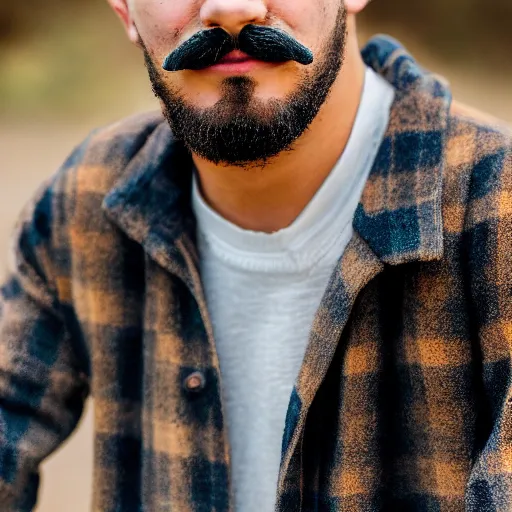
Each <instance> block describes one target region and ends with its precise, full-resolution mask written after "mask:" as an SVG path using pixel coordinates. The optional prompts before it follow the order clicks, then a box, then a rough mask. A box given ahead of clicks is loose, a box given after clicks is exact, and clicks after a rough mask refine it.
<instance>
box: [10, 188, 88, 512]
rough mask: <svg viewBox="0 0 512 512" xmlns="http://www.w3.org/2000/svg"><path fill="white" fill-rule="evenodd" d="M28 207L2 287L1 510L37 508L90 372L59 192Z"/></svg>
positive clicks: (80, 406)
mask: <svg viewBox="0 0 512 512" xmlns="http://www.w3.org/2000/svg"><path fill="white" fill-rule="evenodd" d="M43 197H44V198H46V200H43V199H41V200H40V201H39V202H38V204H37V206H34V208H27V210H26V212H27V213H26V214H25V215H24V216H22V219H21V220H20V222H19V226H18V229H17V232H16V235H15V237H14V249H13V251H12V253H13V254H12V256H13V257H12V258H11V259H12V264H11V268H10V273H9V277H8V279H7V280H6V282H5V284H4V285H3V286H2V287H1V288H0V510H2V512H14V511H15V512H25V511H31V510H32V509H33V508H34V506H35V503H36V500H37V491H38V484H39V469H38V468H39V465H40V463H41V461H42V460H43V459H44V458H45V457H47V456H48V455H49V454H50V453H52V452H53V451H54V450H55V449H56V448H57V447H58V446H59V445H60V444H61V443H62V442H63V441H64V440H65V439H66V438H67V437H68V436H69V435H70V433H71V432H72V431H73V430H74V428H75V426H76V425H77V423H78V420H79V419H80V416H81V413H82V410H83V405H84V401H85V398H86V396H87V394H88V377H87V375H86V372H85V371H83V370H81V367H82V365H81V363H80V361H79V360H78V358H77V357H76V354H75V351H74V350H73V348H72V347H73V344H72V339H71V337H70V335H69V333H68V331H67V329H66V322H65V318H64V315H63V312H62V308H61V305H60V303H59V300H58V297H57V293H56V291H55V287H54V285H53V283H52V279H53V277H54V276H50V275H49V268H50V264H49V263H50V261H51V258H52V254H51V248H50V245H51V241H50V240H51V225H50V224H51V223H50V219H51V212H50V208H51V202H52V201H51V192H50V191H48V190H47V191H46V192H45V193H44V194H43Z"/></svg>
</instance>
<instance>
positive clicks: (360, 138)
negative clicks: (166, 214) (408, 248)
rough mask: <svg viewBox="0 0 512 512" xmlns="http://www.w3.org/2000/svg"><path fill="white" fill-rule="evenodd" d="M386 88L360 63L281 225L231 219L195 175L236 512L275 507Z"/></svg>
mask: <svg viewBox="0 0 512 512" xmlns="http://www.w3.org/2000/svg"><path fill="white" fill-rule="evenodd" d="M393 98H394V90H393V88H392V87H391V85H389V84H388V83H387V82H386V81H385V80H384V79H383V78H381V77H380V76H378V75H377V74H376V73H375V72H374V71H373V70H371V69H369V68H368V69H367V71H366V77H365V84H364V89H363V93H362V96H361V102H360V106H359V110H358V113H357V116H356V120H355V124H354V126H353V129H352V132H351V135H350V138H349V140H348V143H347V146H346V148H345V151H344V152H343V155H342V156H341V158H340V159H339V161H338V163H337V164H336V166H335V167H334V168H333V170H332V171H331V173H330V174H329V176H328V177H327V178H326V179H325V181H324V183H323V184H322V186H321V187H320V189H319V190H318V191H317V193H316V194H315V196H314V197H313V199H312V200H311V201H310V203H309V204H308V205H307V206H306V208H305V209H304V210H303V211H302V213H301V214H300V215H299V217H297V219H296V220H295V221H294V222H293V223H292V224H291V225H290V226H289V227H287V228H285V229H282V230H280V231H277V232H275V233H272V234H268V233H261V232H255V231H249V230H244V229H241V228H239V227H238V226H236V225H234V224H232V223H230V222H228V221H227V220H226V219H224V218H223V217H221V216H220V215H219V214H217V213H216V212H215V211H214V210H212V209H211V208H210V207H209V206H208V205H207V204H206V203H205V201H204V200H203V198H202V197H201V194H200V191H199V188H198V186H197V182H196V181H194V186H193V192H192V203H193V208H194V212H195V215H196V217H197V222H198V231H197V239H198V249H199V256H200V270H201V276H202V281H203V285H204V289H205V295H206V302H207V306H208V310H209V313H210V316H211V319H212V324H213V333H214V337H215V342H216V347H217V351H218V355H219V362H220V370H221V376H222V384H223V394H224V398H225V400H226V418H225V419H226V423H227V428H228V437H229V440H230V444H231V461H232V482H233V490H234V498H235V507H236V510H237V512H271V511H273V510H274V507H275V499H276V490H277V480H278V473H279V465H280V460H281V444H282V437H283V432H284V424H285V417H286V412H287V408H288V403H289V400H290V396H291V392H292V389H293V386H294V383H295V380H296V378H297V376H298V373H299V370H300V367H301V364H302V360H303V358H304V354H305V351H306V346H307V342H308V336H309V332H310V329H311V326H312V324H313V318H314V316H315V313H316V311H317V309H318V307H319V305H320V301H321V299H322V296H323V294H324V291H325V289H326V286H327V282H328V280H329V278H330V276H331V274H332V272H333V270H334V267H335V266H336V263H337V261H338V259H339V258H340V257H341V255H342V254H343V251H344V250H345V247H346V245H347V243H348V242H349V240H350V238H351V236H352V234H353V232H352V219H353V216H354V213H355V210H356V207H357V204H358V203H359V200H360V197H361V193H362V191H363V188H364V185H365V183H366V180H367V178H368V174H369V172H370V169H371V166H372V164H373V162H374V160H375V157H376V153H377V150H378V147H379V146H380V144H381V142H382V138H383V135H384V133H385V130H386V127H387V124H388V122H389V111H390V107H391V103H392V101H393ZM194 179H195V178H194Z"/></svg>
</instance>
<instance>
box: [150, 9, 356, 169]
mask: <svg viewBox="0 0 512 512" xmlns="http://www.w3.org/2000/svg"><path fill="white" fill-rule="evenodd" d="M346 35H347V13H346V10H345V8H344V7H343V6H342V7H341V9H340V12H339V14H338V19H337V21H336V24H335V28H334V30H333V32H332V34H331V35H330V37H329V38H328V39H327V44H326V48H325V51H324V54H323V56H322V59H321V60H319V61H318V62H317V64H316V65H315V68H314V71H313V74H312V76H311V77H308V78H306V79H304V80H302V81H301V82H300V83H299V84H298V87H297V92H295V93H294V94H292V95H291V96H289V97H288V98H287V99H286V100H282V101H281V100H269V101H267V102H263V101H259V100H257V99H255V98H254V94H253V93H254V89H255V87H256V83H255V81H254V80H253V79H252V78H249V77H246V76H238V77H231V78H227V79H225V80H224V81H223V83H222V89H223V91H222V92H223V94H222V98H221V99H220V100H219V101H218V102H217V103H216V104H215V105H214V106H213V107H210V108H206V109H199V108H196V107H194V106H191V105H189V104H187V103H186V102H185V101H184V99H183V98H182V96H181V94H180V93H179V91H173V90H171V89H170V88H169V87H168V86H167V85H166V84H165V82H164V81H163V80H162V76H161V74H160V71H159V70H158V69H157V67H156V66H155V64H154V62H153V60H152V59H151V57H150V55H149V52H148V51H147V49H146V48H145V46H144V44H143V42H141V45H142V48H143V50H144V58H145V63H146V67H147V69H148V73H149V78H150V80H151V84H152V87H153V92H154V93H155V95H156V96H157V98H159V99H160V100H161V101H162V103H163V106H164V109H163V113H164V115H165V117H166V119H167V121H168V122H169V125H170V127H171V129H172V131H173V134H174V136H175V137H176V138H177V139H180V140H181V141H183V143H184V144H185V146H186V147H187V148H188V149H189V150H190V151H191V152H193V153H195V154H197V155H198V156H200V157H202V158H204V159H206V160H209V161H211V162H213V163H215V164H221V163H222V164H225V165H235V166H240V167H247V166H264V165H265V164H266V163H267V161H268V160H269V159H270V158H272V157H274V156H276V155H278V154H279V153H281V152H283V151H288V150H290V149H292V145H293V143H294V141H296V140H297V139H298V138H299V137H300V136H301V135H302V134H303V133H304V132H305V131H306V129H307V128H308V126H309V125H310V124H311V122H312V121H313V120H314V119H315V117H316V116H317V114H318V112H319V110H320V108H321V106H322V105H323V104H324V103H325V101H326V99H327V96H328V94H329V91H330V90H331V87H332V85H333V83H334V81H335V80H336V78H337V76H338V74H339V72H340V69H341V67H342V64H343V59H344V55H345V44H346Z"/></svg>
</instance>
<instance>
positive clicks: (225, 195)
mask: <svg viewBox="0 0 512 512" xmlns="http://www.w3.org/2000/svg"><path fill="white" fill-rule="evenodd" d="M350 28H352V27H350ZM351 34H353V31H352V30H349V37H348V41H347V46H346V55H345V61H344V64H343V67H342V70H341V72H340V74H339V76H338V78H337V80H336V81H335V83H334V84H333V87H332V89H331V93H330V94H329V96H328V99H327V101H326V102H325V103H324V105H323V106H322V108H321V109H320V112H319V113H318V115H317V117H316V118H315V120H314V121H313V123H311V125H310V127H309V129H308V130H306V132H305V133H304V134H303V135H302V136H301V137H300V138H299V139H298V140H297V141H296V142H295V143H294V146H293V151H286V152H283V153H282V154H280V155H278V156H277V157H275V158H274V159H272V161H271V162H269V163H268V164H267V165H266V166H265V167H264V168H263V169H258V168H248V169H244V170H241V169H240V167H229V166H218V165H215V164H213V163H211V162H209V161H207V160H204V159H202V158H200V157H198V156H197V155H193V159H194V163H195V165H196V168H197V170H198V173H199V182H200V188H201V192H202V195H203V197H204V199H205V201H206V202H207V203H208V204H209V205H210V206H211V207H212V208H213V209H214V210H216V211H217V212H218V213H219V214H220V215H222V216H223V217H224V218H225V219H227V220H229V221H230V222H232V223H234V224H236V225H238V226H239V227H241V228H243V229H249V230H253V231H261V232H266V233H272V232H275V231H279V230H280V229H283V228H285V227H287V226H289V225H290V224H292V222H293V221H294V220H295V219H296V218H297V217H298V216H299V214H300V213H301V212H302V210H303V209H304V208H305V207H306V206H307V204H308V203H309V202H310V201H311V199H312V198H313V196H314V195H315V193H316V191H317V190H318V189H319V188H320V186H321V185H322V183H323V182H324V180H325V178H326V177H327V176H328V174H329V173H330V171H331V170H332V168H333V167H334V165H335V164H336V162H337V161H338V159H339V158H340V156H341V154H342V153H343V151H344V149H345V146H346V144H347V142H348V139H349V136H350V132H351V130H352V126H353V124H354V121H355V118H356V114H357V110H358V107H359V102H360V98H361V93H362V90H363V85H364V73H365V67H364V63H363V61H362V59H361V55H360V53H359V49H358V45H357V40H356V38H355V36H354V37H352V35H351Z"/></svg>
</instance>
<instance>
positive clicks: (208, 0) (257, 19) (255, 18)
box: [200, 0, 267, 35]
mask: <svg viewBox="0 0 512 512" xmlns="http://www.w3.org/2000/svg"><path fill="white" fill-rule="evenodd" d="M200 16H201V22H202V23H203V25H204V26H205V27H207V28H214V27H220V28H223V29H224V30H225V31H226V32H229V33H230V34H232V35H237V34H238V33H239V32H240V31H241V30H242V28H243V27H244V26H245V25H247V24H249V23H254V24H258V23H260V24H261V23H263V22H264V21H265V19H266V17H267V6H266V5H265V2H264V1H263V0H205V2H204V3H203V5H202V6H201V11H200Z"/></svg>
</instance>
